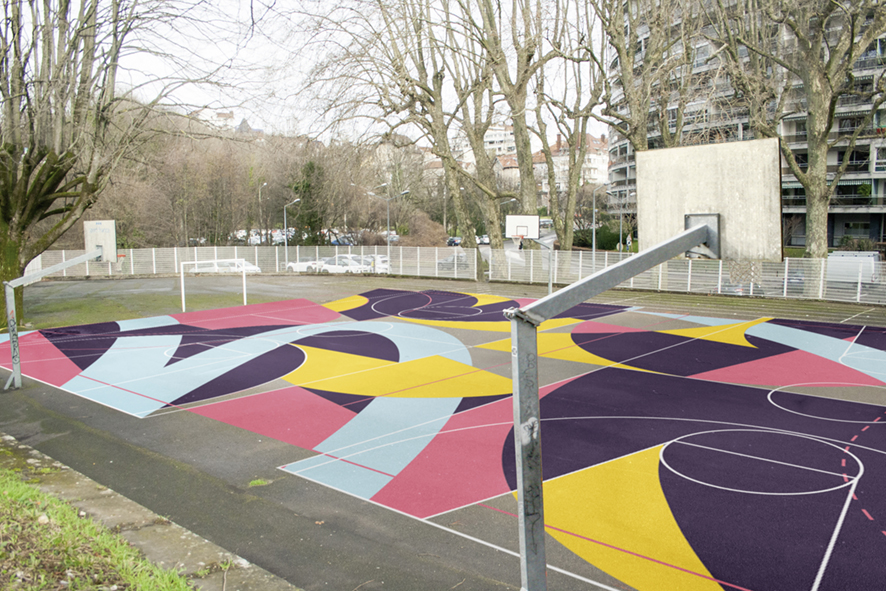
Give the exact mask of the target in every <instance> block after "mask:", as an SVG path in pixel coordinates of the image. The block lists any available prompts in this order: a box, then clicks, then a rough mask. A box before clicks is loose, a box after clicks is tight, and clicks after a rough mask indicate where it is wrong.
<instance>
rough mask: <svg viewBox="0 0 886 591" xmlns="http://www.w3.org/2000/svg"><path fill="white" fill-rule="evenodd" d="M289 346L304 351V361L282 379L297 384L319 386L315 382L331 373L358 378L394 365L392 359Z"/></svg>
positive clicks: (327, 377) (324, 378)
mask: <svg viewBox="0 0 886 591" xmlns="http://www.w3.org/2000/svg"><path fill="white" fill-rule="evenodd" d="M291 346H293V347H298V348H299V349H301V350H302V351H304V353H305V361H304V363H302V364H301V365H300V366H299V367H298V368H297V369H295V370H293V371H291V372H290V373H288V374H287V375H285V376H283V379H284V380H286V381H287V382H290V383H293V384H296V385H299V386H308V387H319V386H316V384H317V383H318V382H321V381H324V380H327V379H329V376H331V375H332V376H340V375H348V376H356V377H357V379H360V376H364V375H365V374H366V372H368V371H370V372H371V371H373V370H376V369H379V368H382V367H387V366H390V365H396V363H395V362H393V361H387V360H385V359H375V358H374V357H364V356H363V355H351V354H350V353H341V352H339V351H330V350H328V349H318V348H316V347H306V346H304V345H291Z"/></svg>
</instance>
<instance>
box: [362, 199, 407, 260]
mask: <svg viewBox="0 0 886 591" xmlns="http://www.w3.org/2000/svg"><path fill="white" fill-rule="evenodd" d="M387 186H388V184H387V183H383V184H381V185H379V186H378V187H376V189H379V188H381V187H387ZM369 194H370V195H372V196H373V197H376V198H377V199H383V200H384V202H385V204H386V205H387V208H388V228H387V234H385V242H386V243H387V245H388V265H390V264H391V200H392V199H396V198H397V197H404V196H406V195H408V194H409V189H406V190H405V191H403V192H402V193H400V194H399V195H394V196H393V197H379V196H378V195H376V194H375V193H372V192H370V193H369Z"/></svg>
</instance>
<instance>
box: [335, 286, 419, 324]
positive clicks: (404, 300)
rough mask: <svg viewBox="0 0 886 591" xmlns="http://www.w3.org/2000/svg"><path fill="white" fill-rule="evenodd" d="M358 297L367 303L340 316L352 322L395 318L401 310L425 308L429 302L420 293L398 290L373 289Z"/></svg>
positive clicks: (345, 311)
mask: <svg viewBox="0 0 886 591" xmlns="http://www.w3.org/2000/svg"><path fill="white" fill-rule="evenodd" d="M360 295H361V296H363V297H364V298H366V299H368V300H369V301H368V302H367V303H366V304H363V305H362V306H360V307H359V308H354V309H353V310H344V311H343V312H341V314H342V315H344V316H347V317H348V318H351V319H353V320H374V319H376V318H385V317H386V316H396V315H398V314H399V313H400V312H401V311H402V310H410V309H412V308H418V307H421V306H425V305H427V303H428V302H429V301H430V300H429V299H428V297H427V296H424V295H422V294H420V293H416V292H414V291H403V290H399V289H373V290H372V291H367V292H365V293H361V294H360Z"/></svg>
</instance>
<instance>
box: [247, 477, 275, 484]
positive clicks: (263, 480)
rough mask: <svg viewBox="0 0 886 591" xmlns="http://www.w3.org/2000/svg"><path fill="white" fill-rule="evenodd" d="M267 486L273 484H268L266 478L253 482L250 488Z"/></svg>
mask: <svg viewBox="0 0 886 591" xmlns="http://www.w3.org/2000/svg"><path fill="white" fill-rule="evenodd" d="M267 484H271V483H270V482H268V481H267V480H265V479H264V478H256V479H255V480H253V481H251V482H250V483H249V486H265V485H267Z"/></svg>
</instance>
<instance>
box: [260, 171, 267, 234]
mask: <svg viewBox="0 0 886 591" xmlns="http://www.w3.org/2000/svg"><path fill="white" fill-rule="evenodd" d="M266 186H268V183H262V184H261V186H260V187H259V188H258V243H259V244H261V243H262V242H263V241H264V239H265V234H264V228H262V223H263V222H262V217H263V216H262V211H261V190H262V189H263V188H265V187H266Z"/></svg>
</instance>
